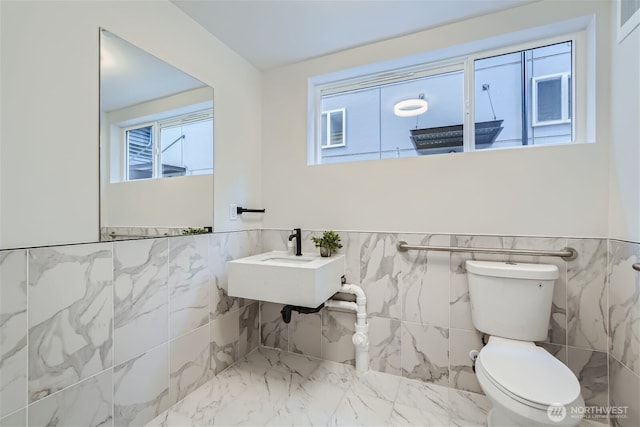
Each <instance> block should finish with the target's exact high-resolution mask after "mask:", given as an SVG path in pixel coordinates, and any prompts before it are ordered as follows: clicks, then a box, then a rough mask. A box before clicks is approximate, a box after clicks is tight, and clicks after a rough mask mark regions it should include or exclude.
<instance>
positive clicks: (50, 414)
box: [29, 369, 113, 427]
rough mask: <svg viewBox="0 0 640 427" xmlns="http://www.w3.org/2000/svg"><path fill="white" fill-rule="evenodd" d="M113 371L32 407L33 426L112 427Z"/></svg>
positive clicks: (30, 420)
mask: <svg viewBox="0 0 640 427" xmlns="http://www.w3.org/2000/svg"><path fill="white" fill-rule="evenodd" d="M112 379H113V373H112V370H111V369H109V370H106V371H104V372H102V373H100V374H98V375H96V376H94V377H91V378H89V379H87V380H84V381H82V382H80V383H78V384H75V385H73V386H71V387H68V388H66V389H64V390H62V391H61V392H59V393H56V394H54V395H52V396H48V397H46V398H44V399H42V400H39V401H38V402H36V403H34V404H33V405H31V406H29V426H34V427H35V426H42V427H44V426H83V427H98V426H111V425H112V424H113V419H112V404H113V402H112V394H113V385H112Z"/></svg>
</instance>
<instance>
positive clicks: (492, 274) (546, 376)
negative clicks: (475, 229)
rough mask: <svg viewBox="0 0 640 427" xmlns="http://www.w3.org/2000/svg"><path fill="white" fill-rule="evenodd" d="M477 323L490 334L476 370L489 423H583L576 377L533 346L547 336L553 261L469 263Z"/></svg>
mask: <svg viewBox="0 0 640 427" xmlns="http://www.w3.org/2000/svg"><path fill="white" fill-rule="evenodd" d="M465 266H466V269H467V273H468V279H469V299H470V301H471V318H472V321H473V325H474V326H475V327H476V329H478V330H479V331H481V332H484V333H485V334H487V335H489V336H490V338H489V341H488V343H487V344H486V345H485V346H484V347H483V348H482V349H481V350H480V352H479V354H478V357H477V359H476V361H475V371H476V376H477V378H478V382H479V383H480V387H482V390H483V391H484V393H485V394H486V395H487V397H488V398H489V400H490V401H491V404H492V409H491V411H490V412H489V415H488V420H487V423H488V425H489V427H497V426H509V427H517V426H523V427H538V426H563V427H573V426H575V425H577V424H578V423H579V422H580V420H581V418H582V413H583V410H582V409H583V407H584V400H583V398H582V396H581V394H580V384H579V383H578V379H577V378H576V376H575V375H574V374H573V372H571V370H570V369H569V368H568V367H567V366H565V365H564V364H563V363H562V362H560V361H559V360H558V359H556V358H555V357H554V356H552V355H551V354H550V353H549V352H547V351H546V350H545V349H543V348H542V347H538V346H536V345H535V344H534V342H535V341H543V340H544V339H545V338H546V335H547V330H548V326H549V317H550V314H551V301H552V297H553V287H554V281H555V279H556V278H557V277H558V268H557V267H556V266H555V265H544V264H526V263H512V262H486V261H466V263H465Z"/></svg>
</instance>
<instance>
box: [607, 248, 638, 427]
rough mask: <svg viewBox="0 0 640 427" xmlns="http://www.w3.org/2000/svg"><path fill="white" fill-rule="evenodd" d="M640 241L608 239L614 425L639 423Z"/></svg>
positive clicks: (610, 396)
mask: <svg viewBox="0 0 640 427" xmlns="http://www.w3.org/2000/svg"><path fill="white" fill-rule="evenodd" d="M637 262H640V243H629V242H624V241H620V240H611V241H610V242H609V269H608V272H609V277H608V285H609V287H608V291H609V292H608V296H609V310H608V313H607V314H608V317H609V325H610V326H609V404H610V405H611V406H613V407H621V408H625V409H624V413H623V414H621V416H619V417H614V418H612V420H611V425H613V426H639V425H640V353H639V352H640V273H638V272H637V271H634V270H633V269H632V267H631V266H632V265H633V264H634V263H637Z"/></svg>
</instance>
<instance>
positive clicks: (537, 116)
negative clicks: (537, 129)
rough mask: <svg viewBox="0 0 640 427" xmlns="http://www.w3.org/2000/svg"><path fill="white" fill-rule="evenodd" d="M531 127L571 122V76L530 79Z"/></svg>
mask: <svg viewBox="0 0 640 427" xmlns="http://www.w3.org/2000/svg"><path fill="white" fill-rule="evenodd" d="M531 86H532V95H533V97H532V104H533V109H532V110H533V126H549V125H555V124H560V123H569V122H571V75H570V74H569V73H561V74H554V75H549V76H540V77H534V78H533V79H532V84H531Z"/></svg>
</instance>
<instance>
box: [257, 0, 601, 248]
mask: <svg viewBox="0 0 640 427" xmlns="http://www.w3.org/2000/svg"><path fill="white" fill-rule="evenodd" d="M588 14H596V15H597V17H596V29H597V30H596V33H597V36H598V37H597V46H596V51H597V55H598V56H597V61H596V64H597V69H596V73H597V93H596V95H597V99H598V110H597V134H596V143H595V144H580V145H565V146H552V147H532V148H528V149H517V150H501V151H492V152H474V153H463V154H454V155H440V156H425V157H420V158H401V159H389V160H385V161H369V162H359V163H347V164H334V165H320V166H307V165H306V160H307V153H306V149H307V148H306V136H307V116H306V115H307V81H308V79H309V77H311V76H315V75H320V74H324V73H329V72H335V71H338V70H341V69H345V68H350V67H356V66H362V65H366V64H369V63H374V62H379V61H385V60H390V59H394V58H399V57H402V56H406V55H412V54H418V53H421V52H424V51H428V50H434V49H439V48H445V47H447V46H454V45H456V44H460V43H466V42H471V41H474V40H478V39H482V38H487V37H493V36H497V35H500V34H503V33H510V32H514V31H518V30H521V29H523V28H526V27H535V26H540V25H545V24H548V23H553V22H557V21H561V20H566V19H571V18H573V17H578V16H583V15H588ZM608 26H609V4H608V2H605V1H599V2H590V1H584V2H555V1H543V2H536V3H533V4H530V5H528V6H523V7H519V8H514V9H510V10H507V11H504V12H500V13H495V14H491V15H486V16H482V17H479V18H475V19H471V20H468V21H464V22H460V23H455V24H451V25H447V26H444V27H440V28H436V29H433V30H429V31H424V32H420V33H416V34H412V35H408V36H404V37H400V38H397V39H393V40H389V41H384V42H379V43H374V44H370V45H366V46H362V47H359V48H355V49H351V50H347V51H343V52H339V53H336V54H332V55H328V56H325V57H321V58H316V59H312V60H309V61H304V62H301V63H297V64H294V65H290V66H285V67H282V68H278V69H274V70H270V71H267V72H265V74H264V82H263V144H264V145H263V153H264V155H263V195H264V200H265V205H266V208H267V215H266V216H265V219H264V222H263V224H264V226H265V227H267V228H271V227H275V228H290V227H294V226H296V227H303V228H314V229H327V228H333V229H342V230H389V231H427V232H449V233H450V232H455V233H482V234H485V233H487V234H517V235H538V236H557V235H559V236H600V237H601V236H606V234H607V200H608V199H607V192H608V174H609V171H608V166H609V164H608V156H609V151H608V150H609V146H608V89H609V88H608V81H609V80H608V66H607V64H608V62H609V58H608V53H607V52H608V49H609V47H610V42H609V30H608Z"/></svg>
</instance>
